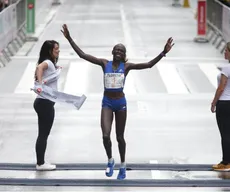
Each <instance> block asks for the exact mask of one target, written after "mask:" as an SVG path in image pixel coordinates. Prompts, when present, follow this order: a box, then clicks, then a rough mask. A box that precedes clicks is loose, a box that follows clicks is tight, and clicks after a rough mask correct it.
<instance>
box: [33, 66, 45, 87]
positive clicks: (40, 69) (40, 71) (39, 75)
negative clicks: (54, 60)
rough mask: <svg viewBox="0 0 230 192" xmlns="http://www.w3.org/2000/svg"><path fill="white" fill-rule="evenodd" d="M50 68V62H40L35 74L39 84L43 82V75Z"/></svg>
mask: <svg viewBox="0 0 230 192" xmlns="http://www.w3.org/2000/svg"><path fill="white" fill-rule="evenodd" d="M47 68H48V64H47V63H46V62H42V63H41V64H39V65H38V66H37V68H36V71H35V75H36V79H37V81H38V83H39V84H42V76H43V72H44V71H45V70H46V69H47Z"/></svg>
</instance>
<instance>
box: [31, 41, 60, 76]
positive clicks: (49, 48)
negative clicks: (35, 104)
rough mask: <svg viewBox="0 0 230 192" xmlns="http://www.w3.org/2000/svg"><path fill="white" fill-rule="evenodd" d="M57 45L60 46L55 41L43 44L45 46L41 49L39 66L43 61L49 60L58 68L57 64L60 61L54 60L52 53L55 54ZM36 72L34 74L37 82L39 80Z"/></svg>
mask: <svg viewBox="0 0 230 192" xmlns="http://www.w3.org/2000/svg"><path fill="white" fill-rule="evenodd" d="M55 44H57V45H59V43H58V42H57V41H54V40H47V41H45V42H44V43H43V45H42V47H41V50H40V54H39V59H38V63H37V65H39V64H40V63H42V62H43V61H45V60H46V59H48V60H50V61H52V62H53V63H54V65H55V67H56V63H57V61H58V58H56V59H54V58H53V57H52V52H53V48H54V46H55ZM36 70H37V69H36ZM36 70H35V72H34V79H35V80H37V76H36Z"/></svg>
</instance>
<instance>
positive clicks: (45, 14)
mask: <svg viewBox="0 0 230 192" xmlns="http://www.w3.org/2000/svg"><path fill="white" fill-rule="evenodd" d="M52 1H53V0H48V1H47V0H39V1H36V3H37V4H36V21H35V22H36V28H35V34H32V35H31V37H32V39H37V40H39V37H40V36H41V35H42V33H43V32H44V30H45V28H46V27H47V26H48V25H49V23H50V22H51V21H52V19H53V18H54V16H55V14H56V12H57V10H58V8H59V6H58V5H52ZM35 44H36V41H33V40H32V41H27V42H26V43H25V44H24V45H23V46H22V48H21V49H20V50H19V51H18V52H17V54H16V56H26V55H27V54H28V53H29V51H30V50H31V49H32V48H33V46H34V45H35Z"/></svg>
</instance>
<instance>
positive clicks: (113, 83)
mask: <svg viewBox="0 0 230 192" xmlns="http://www.w3.org/2000/svg"><path fill="white" fill-rule="evenodd" d="M124 78H125V76H124V74H123V73H106V74H105V88H107V89H119V88H123V86H124Z"/></svg>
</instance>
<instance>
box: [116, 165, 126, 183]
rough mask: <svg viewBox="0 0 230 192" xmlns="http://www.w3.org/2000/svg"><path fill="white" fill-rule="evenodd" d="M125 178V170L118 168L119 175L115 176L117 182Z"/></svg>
mask: <svg viewBox="0 0 230 192" xmlns="http://www.w3.org/2000/svg"><path fill="white" fill-rule="evenodd" d="M125 178H126V168H125V167H124V168H120V170H119V173H118V175H117V179H118V180H123V179H125Z"/></svg>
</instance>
